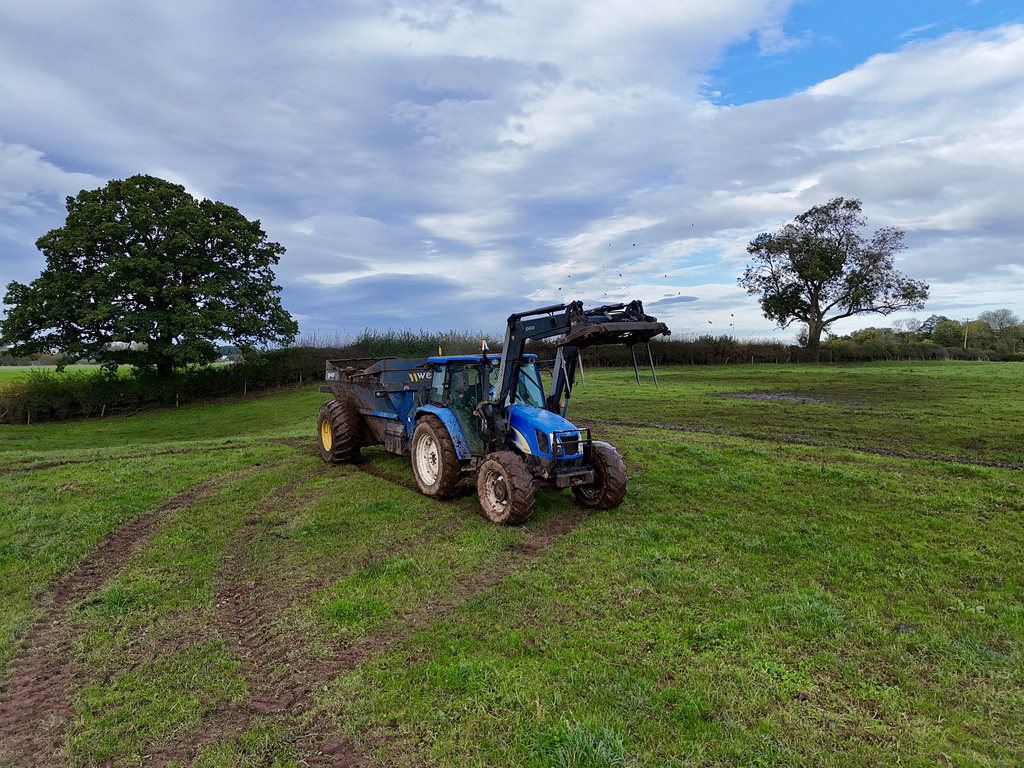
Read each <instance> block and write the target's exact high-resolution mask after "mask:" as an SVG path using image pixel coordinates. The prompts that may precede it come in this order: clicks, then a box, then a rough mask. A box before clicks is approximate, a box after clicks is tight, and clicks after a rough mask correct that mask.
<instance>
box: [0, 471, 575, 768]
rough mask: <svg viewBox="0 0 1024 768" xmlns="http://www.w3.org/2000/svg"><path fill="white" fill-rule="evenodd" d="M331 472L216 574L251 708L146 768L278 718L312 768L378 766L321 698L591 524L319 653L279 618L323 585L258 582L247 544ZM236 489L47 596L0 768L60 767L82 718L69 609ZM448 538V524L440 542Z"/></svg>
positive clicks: (221, 616) (0, 751) (204, 727)
mask: <svg viewBox="0 0 1024 768" xmlns="http://www.w3.org/2000/svg"><path fill="white" fill-rule="evenodd" d="M322 471H324V469H323V468H322V467H319V468H317V469H316V470H314V471H312V472H310V473H309V475H308V476H307V477H306V478H299V479H298V480H296V481H295V482H294V483H293V484H290V485H287V486H282V487H280V488H278V489H277V491H276V492H275V493H273V494H271V495H270V496H268V497H267V498H266V499H265V500H264V501H263V503H262V504H261V505H260V506H259V508H257V509H256V510H254V511H253V512H252V513H251V514H250V515H249V516H248V518H247V519H246V520H245V521H244V524H243V525H242V526H241V527H240V529H239V530H238V532H236V534H235V536H234V538H233V539H232V540H231V541H230V542H229V544H228V546H227V547H226V548H225V550H224V552H223V555H222V556H221V558H220V560H221V563H222V565H221V567H220V569H219V571H218V572H217V574H216V575H215V585H216V596H215V599H214V616H215V618H214V622H213V626H212V627H211V628H210V630H209V631H210V632H213V633H215V634H216V636H217V637H219V638H220V639H222V640H223V641H224V643H225V646H226V648H227V649H228V650H229V651H230V653H231V654H232V655H233V656H234V657H235V658H236V659H237V661H238V663H239V670H240V674H241V675H242V676H243V677H244V678H245V681H246V683H247V685H248V690H249V696H248V700H247V701H245V702H244V703H243V704H241V705H240V706H237V707H231V708H225V709H222V710H219V711H216V712H213V713H212V714H210V715H209V716H207V717H206V718H205V719H203V720H202V721H201V722H200V723H198V724H197V725H196V726H195V727H194V728H192V729H191V730H190V731H189V732H188V733H184V734H182V733H178V734H176V737H175V739H174V741H173V743H172V742H161V743H154V744H151V745H148V747H147V749H146V750H145V754H146V755H147V757H146V764H147V765H152V766H165V765H167V764H169V763H171V762H177V763H183V764H189V763H190V762H191V761H192V760H193V759H194V758H195V757H196V755H197V754H198V753H199V751H200V749H201V748H202V747H203V746H204V745H207V744H209V743H211V742H222V741H231V740H234V739H236V738H238V737H240V736H241V735H242V734H244V733H245V732H246V731H247V730H249V729H250V728H251V726H252V725H253V723H255V722H257V721H258V720H259V719H261V718H265V719H271V720H273V721H274V722H275V723H278V724H279V725H280V726H282V727H283V729H284V730H285V731H287V732H289V733H292V734H295V738H294V741H293V745H294V748H295V750H296V751H297V752H298V757H299V758H300V759H301V760H302V761H304V763H305V764H307V765H330V766H368V765H371V762H370V761H369V760H368V759H367V758H366V757H365V756H362V755H360V754H358V753H357V752H356V751H355V749H354V748H353V746H352V744H350V743H349V742H348V741H347V739H346V738H345V737H344V736H343V735H342V733H341V729H340V728H339V726H338V723H339V722H340V721H341V720H342V718H343V717H344V713H343V712H330V713H327V712H324V711H322V710H317V709H315V708H314V707H313V706H312V705H313V704H314V692H315V690H316V689H317V688H318V687H320V686H323V685H325V684H326V683H328V682H329V681H331V680H333V679H334V678H336V677H338V676H339V675H344V674H345V673H346V672H349V671H351V670H353V669H356V668H357V667H358V666H359V665H360V664H362V663H364V662H365V661H366V660H368V659H371V658H373V657H374V656H375V655H376V654H378V653H380V652H381V651H382V650H386V649H387V648H389V647H391V646H393V645H394V644H396V643H397V642H399V641H401V640H402V639H403V638H405V637H408V636H409V635H411V634H412V633H414V632H416V631H419V630H422V629H424V628H426V627H428V626H429V625H430V624H431V623H432V622H434V621H435V620H437V619H438V618H440V617H443V616H444V615H445V614H446V613H447V612H448V611H450V610H451V609H452V608H453V607H454V606H457V605H459V604H460V603H462V602H463V601H465V600H467V599H469V598H471V597H473V596H474V595H477V594H479V593H481V592H484V591H486V590H488V589H490V588H492V587H494V586H495V585H497V584H499V583H500V582H501V581H502V580H504V579H505V578H506V577H507V576H508V575H509V574H510V573H511V572H514V571H515V570H516V569H518V568H520V567H522V565H523V564H524V563H527V562H529V561H530V560H531V559H534V558H536V557H538V556H540V555H541V554H543V553H544V552H545V551H546V550H547V549H548V548H550V547H551V546H552V544H553V543H554V542H555V541H557V540H558V539H559V538H560V537H562V536H564V535H565V534H567V533H569V532H570V531H572V530H573V529H574V528H575V527H576V526H577V525H578V524H579V523H580V521H581V520H582V514H581V513H572V514H569V515H563V516H561V517H559V518H555V519H550V520H547V521H545V522H544V523H543V524H541V525H536V524H535V525H534V526H533V527H531V528H530V529H529V530H528V531H527V532H526V535H525V538H524V540H523V542H522V543H521V544H519V545H517V546H516V547H513V548H509V549H506V550H505V551H503V552H502V555H501V557H500V559H499V561H498V562H497V563H496V564H495V565H493V566H491V567H489V568H487V569H484V570H481V571H479V572H477V573H473V574H471V575H469V576H468V577H466V578H464V579H463V580H462V581H460V582H457V583H456V584H455V585H454V586H453V587H451V588H450V589H449V590H448V591H447V592H446V593H445V594H443V595H441V596H439V597H437V598H435V599H434V600H432V601H430V602H429V603H427V604H423V605H421V606H419V607H418V608H417V609H415V610H413V611H410V612H408V613H406V614H405V615H400V616H395V617H393V618H392V619H391V620H390V621H389V622H388V623H387V624H386V625H385V626H384V627H383V628H382V629H381V630H380V631H378V632H376V633H373V634H370V635H367V636H364V637H362V638H361V639H359V640H358V641H357V642H355V643H354V644H352V645H349V644H347V643H344V642H336V643H335V645H333V646H332V647H329V648H327V652H326V653H322V654H317V655H315V656H314V655H312V654H311V653H309V650H308V648H307V644H306V643H305V638H304V637H301V636H297V635H296V634H295V630H292V629H289V628H288V625H287V622H277V621H275V620H274V619H275V617H276V616H278V615H279V613H280V612H281V611H284V610H287V609H288V608H290V607H291V606H293V605H294V604H295V603H296V602H297V601H299V600H301V599H302V598H304V597H306V596H307V595H308V594H309V593H310V592H311V591H312V590H313V589H315V588H318V587H320V586H323V584H317V583H314V582H312V581H310V582H306V583H287V582H286V583H281V582H275V583H273V584H267V583H265V582H261V581H260V580H259V579H257V578H255V574H254V572H253V570H252V568H253V564H252V562H251V558H250V557H249V554H248V548H249V547H250V545H251V544H252V543H253V542H254V541H255V540H256V538H257V537H259V536H260V535H261V534H262V533H263V532H264V531H265V529H266V526H267V524H268V523H267V517H268V515H270V514H272V513H273V515H274V516H275V519H280V518H281V516H282V515H285V516H286V515H287V513H288V512H289V511H290V510H292V509H295V508H297V506H298V505H301V503H302V499H301V493H302V491H301V484H302V483H303V482H304V480H306V479H309V478H310V477H313V476H314V475H315V474H317V473H319V472H322ZM230 481H231V476H226V477H223V478H219V479H218V480H217V481H215V482H213V483H206V484H202V485H198V486H196V487H194V488H191V489H189V490H187V491H185V492H184V493H181V494H179V495H178V496H176V497H175V498H173V499H171V500H170V501H168V502H167V503H166V504H164V505H163V506H161V507H160V508H158V509H156V510H154V511H153V512H150V513H148V514H146V515H144V516H142V517H139V518H137V519H136V520H134V521H132V522H130V523H128V524H126V525H124V526H122V527H121V528H120V529H119V530H117V531H116V532H114V533H113V534H112V535H111V536H109V537H108V538H107V540H106V541H105V542H104V543H103V544H102V545H101V546H100V547H99V548H98V549H97V550H96V551H95V552H94V553H93V554H92V556H91V557H89V558H88V559H87V560H86V561H85V562H83V563H81V564H80V565H79V566H78V568H77V569H76V570H75V571H74V572H72V573H69V574H68V575H66V576H65V577H63V578H61V579H60V580H58V581H56V582H55V583H53V584H51V586H50V587H49V588H47V589H46V590H45V591H44V593H43V594H42V595H40V596H39V604H40V605H41V606H45V611H46V612H45V614H44V615H43V617H42V618H40V619H39V620H38V621H36V622H35V624H34V625H33V627H32V629H31V631H30V632H29V633H28V635H27V637H26V638H25V642H24V648H23V650H22V651H21V653H20V654H19V655H18V656H17V657H16V658H15V660H14V661H13V662H12V664H11V665H10V669H9V672H8V675H7V677H6V678H5V679H4V680H2V681H0V764H3V765H11V766H19V767H20V766H52V765H58V764H61V761H62V760H61V756H60V750H61V748H62V746H63V744H64V741H65V738H66V737H67V735H68V733H69V730H70V728H71V725H72V722H73V718H74V717H75V712H74V710H73V708H72V701H73V700H74V698H75V691H76V689H77V688H78V687H79V686H81V685H82V684H83V682H84V675H83V674H82V672H81V671H80V670H79V669H78V668H77V666H76V665H77V662H78V658H77V656H76V651H75V648H74V641H75V638H76V630H75V626H74V621H73V617H71V616H69V615H68V611H69V608H71V607H73V606H74V605H76V604H77V603H79V602H80V601H82V600H84V599H86V598H87V597H88V596H89V595H90V594H91V593H93V592H95V591H97V590H99V589H100V588H101V587H102V586H103V585H104V584H105V583H107V582H108V581H109V580H110V579H112V578H114V577H115V576H116V575H117V574H118V573H119V572H120V571H121V569H122V568H124V567H125V565H126V563H127V562H128V559H129V558H130V557H131V555H132V554H133V553H134V552H135V551H136V550H138V549H139V548H140V547H141V546H142V545H143V544H144V543H145V542H146V541H147V540H148V539H149V538H150V537H151V536H152V535H153V534H154V533H155V532H156V531H157V530H159V529H160V527H161V526H162V525H163V524H164V522H165V520H166V518H167V517H168V515H169V514H170V513H172V512H175V511H178V510H182V509H187V508H189V507H190V506H191V505H193V504H196V503H197V502H199V501H200V500H202V499H205V498H207V497H209V496H211V495H213V494H214V493H216V492H217V491H218V490H219V489H221V488H223V487H224V486H225V484H226V483H228V482H230ZM297 495H298V498H296V496H297ZM443 534H444V530H443V529H440V528H439V529H438V530H437V531H435V532H434V533H433V534H432V535H443ZM335 577H337V574H336V575H335ZM257 585H259V586H257ZM190 642H194V638H189V637H181V638H176V640H175V644H181V645H187V644H188V643H190Z"/></svg>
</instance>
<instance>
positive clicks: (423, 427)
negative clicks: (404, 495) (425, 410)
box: [412, 416, 462, 499]
mask: <svg viewBox="0 0 1024 768" xmlns="http://www.w3.org/2000/svg"><path fill="white" fill-rule="evenodd" d="M461 470H462V468H461V467H460V465H459V455H458V454H457V453H456V452H455V444H454V443H452V437H451V435H449V434H448V429H447V428H446V427H445V425H444V422H442V421H441V420H440V419H439V418H437V417H436V416H424V417H423V418H422V419H420V421H419V423H418V424H417V425H416V429H415V430H413V433H412V473H413V475H414V476H415V477H416V487H417V488H419V491H420V493H422V494H423V495H424V496H431V497H433V498H435V499H447V498H448V497H449V496H452V495H454V493H455V490H456V488H457V487H458V485H459V476H460V474H461Z"/></svg>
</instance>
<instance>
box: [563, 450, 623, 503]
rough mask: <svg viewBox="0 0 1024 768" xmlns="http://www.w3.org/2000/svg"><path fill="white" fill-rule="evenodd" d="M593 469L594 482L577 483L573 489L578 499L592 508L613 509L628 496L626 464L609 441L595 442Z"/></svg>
mask: <svg viewBox="0 0 1024 768" xmlns="http://www.w3.org/2000/svg"><path fill="white" fill-rule="evenodd" d="M591 455H592V458H593V461H592V463H591V467H590V468H591V469H593V470H594V482H592V483H587V484H586V485H577V486H574V487H573V489H572V492H573V495H574V496H575V497H576V501H578V502H579V503H580V504H582V505H583V506H584V507H590V508H591V509H612V508H613V507H617V506H619V504H621V503H622V500H623V499H625V498H626V465H625V464H624V463H623V461H622V457H621V456H619V452H618V451H616V450H615V449H614V448H613V447H612V446H610V445H609V444H608V443H601V442H595V443H593V448H592V454H591Z"/></svg>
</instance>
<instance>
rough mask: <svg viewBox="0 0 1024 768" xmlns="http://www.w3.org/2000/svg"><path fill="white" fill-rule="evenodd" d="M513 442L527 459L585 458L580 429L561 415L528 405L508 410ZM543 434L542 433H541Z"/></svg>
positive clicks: (510, 436)
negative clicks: (530, 457)
mask: <svg viewBox="0 0 1024 768" xmlns="http://www.w3.org/2000/svg"><path fill="white" fill-rule="evenodd" d="M508 416H509V426H510V427H511V433H510V435H509V442H510V443H511V444H512V445H514V446H515V447H516V448H518V449H519V450H520V451H522V452H523V453H525V454H526V455H527V456H542V457H545V458H557V459H563V458H566V459H568V458H574V457H577V456H580V455H582V452H583V447H582V441H581V440H580V434H579V429H577V428H576V427H575V426H573V424H572V422H570V421H568V420H566V419H563V418H562V417H561V416H559V415H558V414H557V413H551V411H546V410H544V409H543V408H538V407H536V406H534V405H526V404H524V403H513V404H512V405H511V406H509V409H508ZM538 433H540V434H538Z"/></svg>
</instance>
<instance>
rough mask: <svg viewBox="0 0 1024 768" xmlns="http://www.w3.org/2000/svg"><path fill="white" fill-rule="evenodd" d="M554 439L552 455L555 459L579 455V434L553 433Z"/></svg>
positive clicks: (580, 449)
mask: <svg viewBox="0 0 1024 768" xmlns="http://www.w3.org/2000/svg"><path fill="white" fill-rule="evenodd" d="M554 438H555V440H554V442H555V444H554V445H553V446H552V448H554V453H553V455H554V457H555V458H556V459H563V458H567V457H571V456H579V455H580V453H581V451H582V448H581V447H580V433H579V432H555V434H554Z"/></svg>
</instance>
